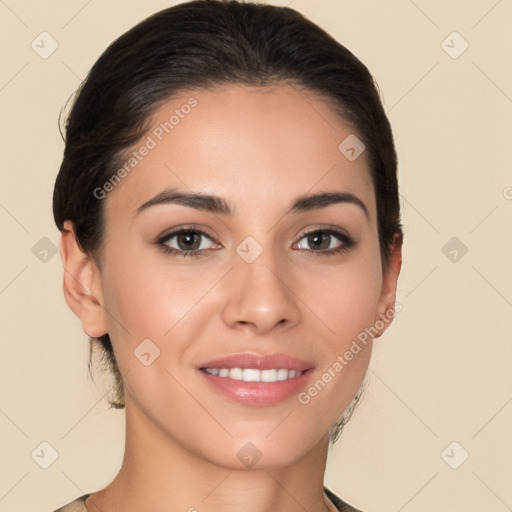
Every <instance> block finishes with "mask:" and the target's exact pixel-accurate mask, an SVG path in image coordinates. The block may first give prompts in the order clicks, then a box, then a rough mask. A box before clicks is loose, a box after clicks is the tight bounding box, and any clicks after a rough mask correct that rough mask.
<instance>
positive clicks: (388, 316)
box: [375, 234, 402, 337]
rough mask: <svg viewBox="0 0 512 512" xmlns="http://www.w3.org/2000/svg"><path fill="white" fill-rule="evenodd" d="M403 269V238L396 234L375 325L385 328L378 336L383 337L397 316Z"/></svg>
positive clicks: (380, 330)
mask: <svg viewBox="0 0 512 512" xmlns="http://www.w3.org/2000/svg"><path fill="white" fill-rule="evenodd" d="M401 268H402V241H401V236H400V235H398V234H396V235H395V237H394V239H393V243H392V245H391V250H390V254H389V264H388V267H387V269H386V272H385V274H384V276H383V281H382V291H381V296H380V299H379V303H378V307H377V315H378V316H377V318H376V319H375V324H377V323H378V324H379V325H382V324H384V327H383V328H382V329H379V334H378V336H381V335H382V334H383V333H384V331H385V330H386V329H387V327H388V326H389V325H390V324H391V322H392V320H393V318H394V316H395V313H396V311H395V303H396V288H397V283H398V276H399V275H400V269H401ZM378 336H376V337H378Z"/></svg>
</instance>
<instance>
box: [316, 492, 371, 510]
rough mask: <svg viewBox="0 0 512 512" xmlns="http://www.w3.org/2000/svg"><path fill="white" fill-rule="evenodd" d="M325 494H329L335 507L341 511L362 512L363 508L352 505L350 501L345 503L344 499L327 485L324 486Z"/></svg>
mask: <svg viewBox="0 0 512 512" xmlns="http://www.w3.org/2000/svg"><path fill="white" fill-rule="evenodd" d="M324 491H325V494H327V497H328V498H329V499H330V500H331V501H332V502H333V503H334V505H335V507H336V508H337V509H338V510H339V511H340V512H362V511H361V510H358V509H356V508H354V507H352V506H350V505H349V504H348V503H345V502H344V501H342V500H341V499H340V498H338V496H336V494H334V493H333V492H332V491H330V490H329V489H327V487H324Z"/></svg>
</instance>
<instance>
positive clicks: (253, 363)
mask: <svg viewBox="0 0 512 512" xmlns="http://www.w3.org/2000/svg"><path fill="white" fill-rule="evenodd" d="M197 369H198V370H199V371H200V372H201V373H202V375H203V376H204V377H205V379H206V382H207V384H208V385H209V387H210V389H211V390H213V391H215V392H216V393H220V395H222V396H223V397H225V398H228V399H230V400H231V401H235V402H238V403H241V404H244V405H252V406H269V405H274V404H277V403H280V402H283V401H285V400H287V399H289V398H291V397H292V396H293V395H296V394H297V393H299V392H300V390H301V389H302V388H304V387H305V386H306V384H307V382H308V380H309V376H310V375H311V373H312V372H313V370H314V366H313V365H312V364H311V363H308V362H306V361H302V360H300V359H297V358H295V357H291V356H287V355H285V354H271V355H263V354H256V353H248V352H246V353H243V354H233V355H230V356H227V357H223V358H220V359H215V360H213V361H208V362H205V363H203V364H201V365H199V366H198V368H197Z"/></svg>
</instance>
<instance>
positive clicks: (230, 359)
mask: <svg viewBox="0 0 512 512" xmlns="http://www.w3.org/2000/svg"><path fill="white" fill-rule="evenodd" d="M198 368H255V369H258V370H271V369H273V368H276V369H280V368H286V369H288V370H297V371H305V370H309V369H310V368H313V365H312V364H311V363H308V362H306V361H302V360H301V359H297V358H296V357H291V356H288V355H286V354H257V353H255V352H243V353H240V354H231V355H229V356H225V357H220V358H218V359H213V360H212V361H207V362H205V363H202V364H200V365H198Z"/></svg>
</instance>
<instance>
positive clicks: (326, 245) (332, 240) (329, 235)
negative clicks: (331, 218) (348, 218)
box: [297, 229, 355, 255]
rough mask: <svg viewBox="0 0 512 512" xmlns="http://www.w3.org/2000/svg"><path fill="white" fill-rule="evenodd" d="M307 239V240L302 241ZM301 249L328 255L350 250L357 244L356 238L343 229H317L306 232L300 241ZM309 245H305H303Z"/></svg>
mask: <svg viewBox="0 0 512 512" xmlns="http://www.w3.org/2000/svg"><path fill="white" fill-rule="evenodd" d="M302 240H305V242H302ZM297 245H298V248H299V249H305V250H306V251H309V252H313V253H318V255H328V254H333V253H340V252H344V251H348V250H349V249H350V248H351V247H352V246H354V245H355V242H354V240H352V238H350V237H349V236H348V235H346V234H345V233H342V232H341V231H336V230H333V229H317V230H315V231H310V232H309V233H306V234H305V235H304V236H303V237H302V238H301V239H300V240H299V242H298V244H297ZM305 245H306V246H307V247H303V246H305Z"/></svg>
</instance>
